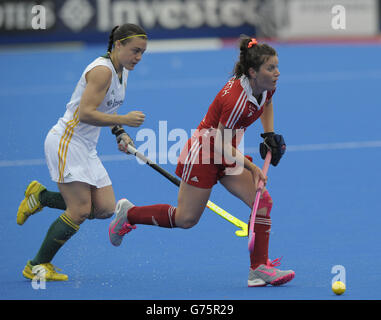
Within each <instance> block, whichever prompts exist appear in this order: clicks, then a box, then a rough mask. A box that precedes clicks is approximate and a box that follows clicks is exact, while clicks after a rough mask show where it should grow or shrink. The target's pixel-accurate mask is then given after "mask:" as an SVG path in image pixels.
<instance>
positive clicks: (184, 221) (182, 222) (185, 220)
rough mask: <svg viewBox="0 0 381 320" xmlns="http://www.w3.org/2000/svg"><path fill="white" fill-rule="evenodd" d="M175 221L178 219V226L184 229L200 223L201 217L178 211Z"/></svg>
mask: <svg viewBox="0 0 381 320" xmlns="http://www.w3.org/2000/svg"><path fill="white" fill-rule="evenodd" d="M175 221H176V227H180V228H183V229H190V228H192V227H194V226H195V225H196V224H197V223H198V221H199V217H195V216H193V215H186V216H182V215H177V212H176V220H175Z"/></svg>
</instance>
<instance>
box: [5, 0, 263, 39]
mask: <svg viewBox="0 0 381 320" xmlns="http://www.w3.org/2000/svg"><path fill="white" fill-rule="evenodd" d="M263 3H264V1H258V0H257V1H256V0H234V1H231V0H178V1H177V0H141V1H123V0H57V1H51V0H46V1H9V0H8V1H7V0H0V44H12V43H30V42H57V41H83V42H105V41H107V40H108V35H109V33H110V31H111V29H112V28H113V27H114V26H115V25H121V24H123V23H127V22H128V23H135V24H138V25H140V26H142V27H143V28H144V29H145V30H146V31H147V33H148V35H149V38H150V39H164V38H166V39H168V38H202V37H219V38H235V37H238V36H239V35H240V34H241V33H245V34H248V35H255V32H256V25H255V21H256V13H257V11H258V10H259V9H260V7H261V6H262V5H263Z"/></svg>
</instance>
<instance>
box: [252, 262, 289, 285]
mask: <svg viewBox="0 0 381 320" xmlns="http://www.w3.org/2000/svg"><path fill="white" fill-rule="evenodd" d="M280 260H281V259H275V260H273V261H270V260H268V261H267V263H266V264H261V265H260V266H258V267H257V268H256V269H255V270H253V269H251V268H250V272H249V280H248V282H247V283H248V286H249V287H264V286H266V285H268V284H271V285H273V286H280V285H282V284H285V283H287V282H290V281H291V280H292V279H294V277H295V272H294V271H293V270H285V271H282V270H279V269H276V268H274V267H277V266H279V265H280Z"/></svg>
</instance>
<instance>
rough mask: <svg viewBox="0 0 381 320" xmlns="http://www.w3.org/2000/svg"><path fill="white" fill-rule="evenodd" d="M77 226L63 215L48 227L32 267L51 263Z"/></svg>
mask: <svg viewBox="0 0 381 320" xmlns="http://www.w3.org/2000/svg"><path fill="white" fill-rule="evenodd" d="M78 230H79V225H77V224H76V223H74V222H73V220H71V219H70V217H68V216H67V215H66V214H65V213H63V214H62V215H61V216H59V217H58V219H57V220H55V221H54V222H53V223H52V225H51V226H50V228H49V230H48V232H47V234H46V236H45V239H44V241H43V242H42V245H41V247H40V250H39V251H38V253H37V255H36V256H35V257H34V259H32V260H31V264H32V265H37V264H41V263H48V262H50V261H52V259H53V257H54V256H55V254H56V253H57V252H58V250H59V249H60V248H61V247H62V246H63V245H64V243H65V242H66V241H67V240H69V239H70V238H71V237H72V236H73V235H74V234H75V233H76V232H77V231H78Z"/></svg>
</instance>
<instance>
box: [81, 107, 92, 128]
mask: <svg viewBox="0 0 381 320" xmlns="http://www.w3.org/2000/svg"><path fill="white" fill-rule="evenodd" d="M78 119H79V121H80V122H82V123H87V124H92V117H91V112H89V111H87V110H86V109H82V108H81V107H79V113H78Z"/></svg>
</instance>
